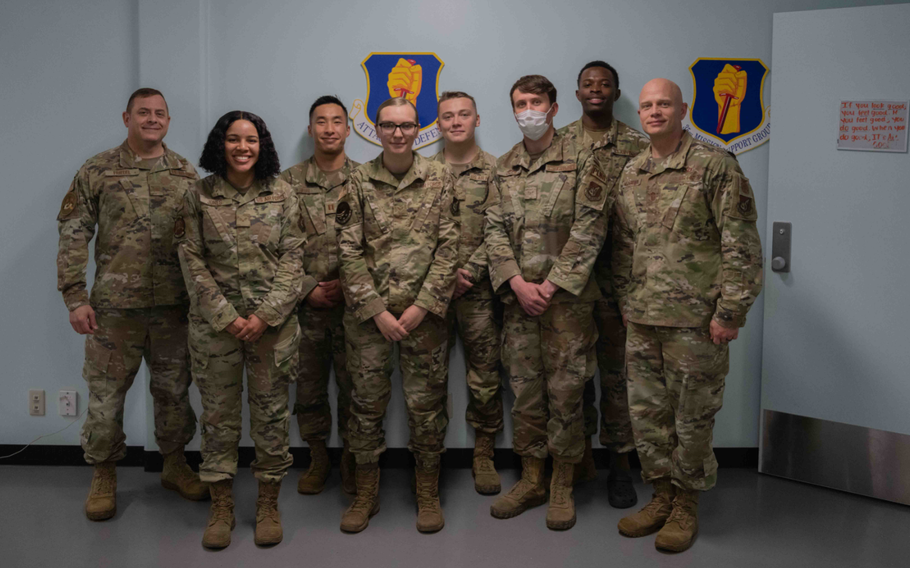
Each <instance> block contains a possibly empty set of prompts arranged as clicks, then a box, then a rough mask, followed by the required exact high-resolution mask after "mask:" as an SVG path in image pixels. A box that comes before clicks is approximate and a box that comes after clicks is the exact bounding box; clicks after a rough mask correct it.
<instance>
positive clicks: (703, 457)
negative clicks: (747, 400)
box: [626, 322, 730, 491]
mask: <svg viewBox="0 0 910 568" xmlns="http://www.w3.org/2000/svg"><path fill="white" fill-rule="evenodd" d="M626 357H627V358H626V364H627V370H628V373H629V410H630V412H631V416H632V431H633V433H634V434H635V446H636V448H637V449H638V457H639V459H640V460H641V467H642V474H641V475H642V479H644V481H645V482H647V483H650V482H652V481H654V480H655V479H661V478H672V479H673V482H674V483H675V484H676V485H679V486H680V487H683V488H684V489H690V490H696V491H707V490H708V489H711V488H712V487H714V484H715V482H716V481H717V460H716V459H715V457H714V450H713V448H712V447H711V443H712V441H713V439H714V433H713V430H714V415H715V414H717V411H719V410H720V407H721V405H722V404H723V398H724V377H726V375H727V371H728V369H729V367H730V363H729V349H728V346H727V345H726V344H722V345H715V344H714V343H713V342H712V341H711V338H710V336H709V335H708V329H707V328H685V327H655V326H649V325H641V324H637V323H632V322H629V327H628V339H627V340H626Z"/></svg>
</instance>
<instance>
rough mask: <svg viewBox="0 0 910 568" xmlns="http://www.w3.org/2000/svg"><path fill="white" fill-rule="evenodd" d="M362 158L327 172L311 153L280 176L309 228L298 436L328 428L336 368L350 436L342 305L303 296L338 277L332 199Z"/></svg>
mask: <svg viewBox="0 0 910 568" xmlns="http://www.w3.org/2000/svg"><path fill="white" fill-rule="evenodd" d="M359 165H360V164H358V163H357V162H354V161H353V160H350V159H345V162H344V166H343V167H342V168H341V170H339V171H337V172H332V173H331V174H326V173H325V172H323V171H322V170H320V169H319V166H317V165H316V160H315V158H312V157H311V158H310V159H308V160H305V161H303V162H301V163H299V164H297V165H296V166H293V167H292V168H289V169H287V170H285V171H284V172H283V173H282V174H281V176H280V177H279V179H282V180H284V181H286V182H287V183H288V184H290V186H291V187H292V188H294V190H295V191H296V192H297V200H298V203H299V205H300V218H301V220H302V222H303V224H304V227H305V229H306V233H307V242H306V246H305V247H304V250H303V271H304V274H305V276H304V278H303V290H302V291H301V293H300V298H301V300H300V305H299V307H298V312H297V313H298V320H299V321H300V331H301V336H300V362H299V363H298V367H297V402H296V403H295V404H294V413H295V414H296V415H297V426H298V427H299V429H300V437H301V438H302V439H304V440H311V439H315V440H326V439H328V437H329V434H331V431H332V409H331V407H330V406H329V373H330V371H331V370H332V366H333V365H332V364H333V363H334V368H335V382H336V384H337V385H338V434H339V435H340V436H341V438H342V439H344V440H347V437H348V420H350V417H351V390H352V389H353V385H352V384H351V375H350V374H349V373H348V369H347V366H346V365H345V353H344V351H345V347H344V325H343V322H342V319H343V317H344V305H343V304H342V305H339V306H336V307H335V308H333V309H320V308H313V307H311V306H310V305H308V304H307V303H306V300H305V298H306V297H307V295H309V293H310V292H311V291H312V290H313V288H315V287H316V286H317V285H318V284H319V283H320V282H325V281H328V280H335V279H337V278H338V244H337V241H336V238H335V205H336V204H337V203H338V197H339V196H340V195H341V190H342V187H343V186H344V183H345V181H347V179H348V178H349V177H350V175H351V172H352V171H353V170H354V169H355V168H357V167H358V166H359Z"/></svg>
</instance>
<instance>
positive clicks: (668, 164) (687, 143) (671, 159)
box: [632, 131, 692, 176]
mask: <svg viewBox="0 0 910 568" xmlns="http://www.w3.org/2000/svg"><path fill="white" fill-rule="evenodd" d="M691 147H692V137H691V136H689V133H688V132H686V131H683V135H682V138H681V139H680V141H679V147H678V148H677V149H676V151H675V152H673V153H672V154H670V155H669V156H667V157H666V158H665V159H663V160H661V161H660V162H661V163H660V165H659V166H657V167H656V168H655V169H654V170H652V171H649V170H647V169H645V166H647V165H648V162H649V161H651V160H652V158H651V152H652V150H653V147H652V146H648V149H647V150H645V151H644V152H642V153H641V154H639V155H638V156H636V157H635V158H634V160H633V162H632V164H633V166H634V167H635V169H637V170H640V171H643V172H645V173H648V174H650V175H652V176H653V175H657V174H659V173H661V172H663V171H665V170H680V169H682V168H684V167H685V165H686V156H687V154H688V153H689V148H691Z"/></svg>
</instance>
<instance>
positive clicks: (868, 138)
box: [837, 101, 910, 152]
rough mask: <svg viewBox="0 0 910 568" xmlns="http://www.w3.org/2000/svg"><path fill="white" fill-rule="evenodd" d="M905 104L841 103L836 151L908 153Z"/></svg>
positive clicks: (892, 102) (896, 102) (880, 102)
mask: <svg viewBox="0 0 910 568" xmlns="http://www.w3.org/2000/svg"><path fill="white" fill-rule="evenodd" d="M908 107H910V103H908V102H907V101H841V103H840V113H839V118H840V126H839V128H838V133H837V149H838V150H865V151H869V152H906V151H907V116H908V115H907V109H908Z"/></svg>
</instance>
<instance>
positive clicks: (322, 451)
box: [297, 440, 332, 495]
mask: <svg viewBox="0 0 910 568" xmlns="http://www.w3.org/2000/svg"><path fill="white" fill-rule="evenodd" d="M307 443H308V444H309V445H310V467H309V469H307V470H306V471H305V472H303V473H302V474H301V475H300V481H298V482H297V493H303V494H304V495H316V494H317V493H322V490H323V489H325V480H326V479H328V477H329V471H331V469H332V464H331V463H330V462H329V452H328V450H327V449H326V447H325V440H307Z"/></svg>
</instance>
